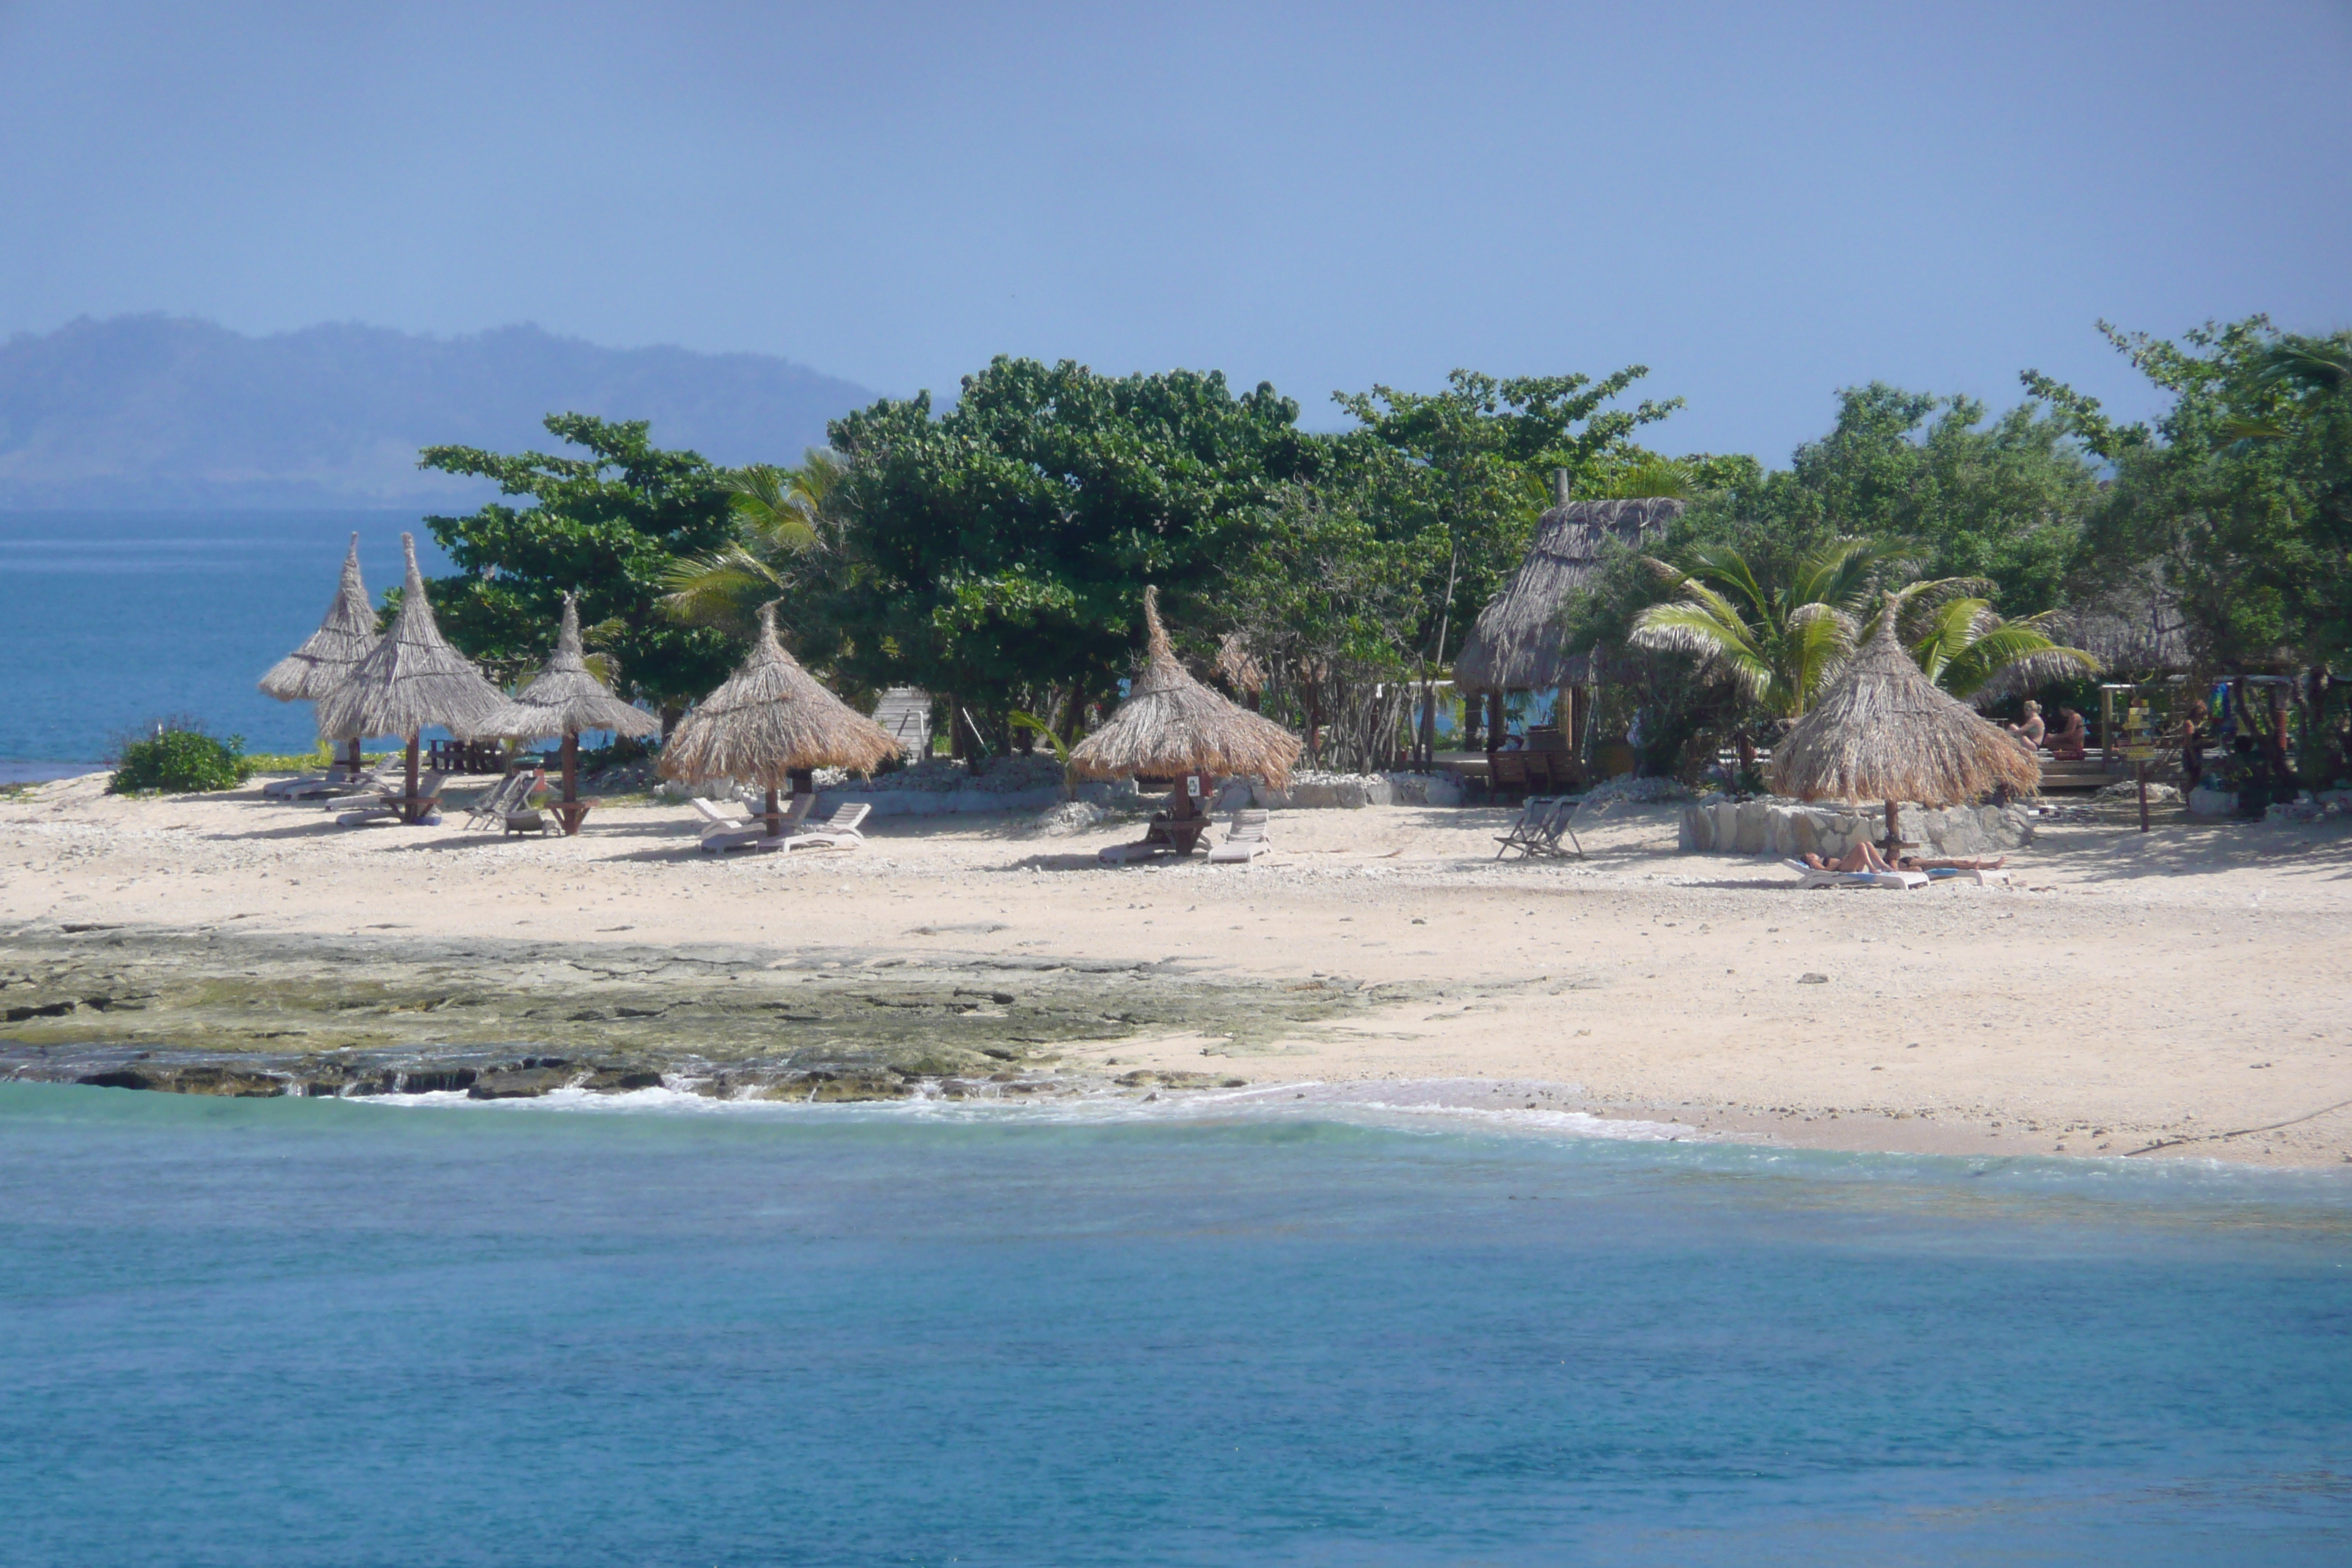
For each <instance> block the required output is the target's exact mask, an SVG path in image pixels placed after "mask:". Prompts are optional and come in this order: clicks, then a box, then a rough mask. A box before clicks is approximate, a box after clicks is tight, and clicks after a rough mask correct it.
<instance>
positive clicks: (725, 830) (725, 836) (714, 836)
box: [686, 795, 768, 855]
mask: <svg viewBox="0 0 2352 1568" xmlns="http://www.w3.org/2000/svg"><path fill="white" fill-rule="evenodd" d="M686 804H687V805H690V806H692V807H693V808H694V815H695V816H698V817H700V818H701V819H702V852H703V853H704V854H705V855H720V854H724V853H725V852H726V851H728V850H730V849H752V848H757V847H759V843H760V840H761V839H762V838H764V837H767V833H768V830H767V829H766V828H765V827H763V826H761V825H760V824H758V823H756V822H751V821H749V820H747V819H746V818H744V817H743V816H740V815H739V814H740V812H741V811H742V809H743V807H742V805H741V804H740V802H737V801H731V800H730V801H728V802H726V803H724V804H723V805H722V804H721V803H719V802H718V801H715V800H705V799H703V798H702V797H701V796H700V795H690V796H688V799H687V803H686Z"/></svg>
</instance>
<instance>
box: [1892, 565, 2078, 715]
mask: <svg viewBox="0 0 2352 1568" xmlns="http://www.w3.org/2000/svg"><path fill="white" fill-rule="evenodd" d="M1991 587H1992V584H1990V583H1987V582H1985V581H1984V580H1983V579H1981V578H1968V577H1948V578H1943V579H1939V580H1937V581H1934V582H1927V583H1914V584H1910V585H1909V586H1907V587H1906V588H1904V589H1902V590H1901V591H1900V592H1899V593H1898V594H1897V595H1895V635H1896V636H1897V637H1900V638H1901V639H1902V641H1903V645H1904V646H1905V647H1907V648H1909V649H1910V650H1911V657H1912V658H1915V659H1916V660H1917V661H1918V663H1919V668H1920V669H1921V670H1922V671H1923V672H1924V673H1925V674H1926V675H1927V679H1930V680H1932V681H1934V682H1935V683H1936V684H1937V686H1940V687H1942V688H1943V689H1945V690H1946V691H1948V692H1950V693H1951V694H1952V695H1953V696H1955V697H1958V698H1963V699H1965V698H1971V697H1974V696H1976V695H1977V693H1979V692H1980V691H1982V690H1984V689H1985V688H1986V687H1988V686H1990V685H1991V684H1992V683H1993V681H1995V680H1996V679H2001V680H2004V681H2006V682H2007V683H2009V684H2010V685H2011V686H2013V687H2015V686H2021V687H2023V688H2026V689H2033V688H2038V687H2042V686H2049V685H2053V684H2055V683H2057V682H2059V681H2063V680H2079V679H2084V677H2086V676H2095V675H2097V674H2098V673H2099V671H2100V666H2099V661H2098V660H2097V659H2095V658H2092V657H2091V656H2090V655H2089V654H2087V653H2084V651H2083V650H2082V649H2080V648H2074V647H2063V646H2061V645H2060V644H2059V642H2058V641H2057V639H2056V638H2054V637H2052V636H2051V635H2050V634H2051V632H2052V630H2053V628H2054V626H2055V623H2056V620H2057V616H2058V614H2059V612H2057V611H2055V610H2044V611H2042V612H2041V613H2039V614H2037V615H2032V616H2021V617H2019V618H2018V619H2015V620H2005V619H2003V618H2002V617H2001V616H2000V614H1999V613H1998V612H1997V611H1995V610H1994V609H1993V607H1992V601H1991V600H1990V599H1989V598H1986V597H1983V596H1982V595H1983V594H1984V593H1986V592H1989V591H1990V589H1991ZM1868 630H1869V628H1868V627H1864V632H1863V635H1864V636H1867V635H1868Z"/></svg>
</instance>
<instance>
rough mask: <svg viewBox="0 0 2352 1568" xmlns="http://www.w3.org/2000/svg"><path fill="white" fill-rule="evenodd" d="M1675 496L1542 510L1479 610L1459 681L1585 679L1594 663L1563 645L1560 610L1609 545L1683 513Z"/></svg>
mask: <svg viewBox="0 0 2352 1568" xmlns="http://www.w3.org/2000/svg"><path fill="white" fill-rule="evenodd" d="M1683 505H1684V503H1683V502H1681V501H1678V500H1580V501H1569V502H1566V503H1564V504H1563V505H1560V506H1556V507H1554V508H1552V509H1551V510H1549V511H1548V512H1546V513H1544V514H1543V520H1542V521H1540V522H1538V524H1537V525H1536V539H1535V543H1534V544H1533V545H1532V546H1531V547H1530V548H1529V549H1528V555H1527V559H1526V560H1524V561H1522V562H1520V563H1519V569H1518V570H1517V572H1515V573H1513V574H1512V575H1511V580H1510V581H1509V582H1508V583H1507V584H1504V585H1503V591H1502V592H1501V593H1499V594H1497V595H1495V596H1494V597H1493V598H1492V599H1490V600H1488V601H1487V603H1486V608H1485V609H1483V610H1481V611H1479V612H1478V619H1477V620H1476V622H1475V623H1474V624H1473V625H1472V626H1471V627H1470V636H1469V637H1468V638H1467V639H1466V640H1465V642H1464V643H1463V645H1462V651H1461V653H1459V654H1458V655H1456V656H1455V657H1454V688H1455V689H1457V690H1459V691H1464V692H1470V691H1541V690H1547V689H1551V688H1553V687H1559V686H1581V685H1584V684H1586V683H1588V682H1589V681H1591V679H1593V677H1594V675H1595V673H1596V672H1595V670H1594V669H1593V668H1592V662H1593V661H1592V660H1591V658H1588V657H1587V656H1585V655H1583V654H1570V653H1569V652H1568V651H1567V649H1565V648H1564V647H1561V641H1560V626H1559V612H1560V610H1561V608H1562V606H1564V605H1566V604H1567V603H1568V596H1569V595H1570V594H1572V593H1574V592H1575V591H1576V590H1577V589H1579V588H1581V587H1584V586H1586V585H1588V584H1591V582H1592V580H1593V578H1594V577H1595V576H1596V575H1598V574H1599V573H1600V570H1601V557H1602V556H1603V555H1604V554H1605V553H1606V552H1607V551H1608V548H1609V546H1610V545H1612V543H1613V544H1622V545H1624V546H1626V547H1627V548H1628V549H1634V550H1638V549H1641V548H1643V546H1645V545H1647V544H1650V543H1653V542H1655V541H1656V540H1657V538H1658V537H1659V536H1660V535H1662V534H1663V533H1664V531H1665V528H1666V524H1667V523H1669V522H1671V521H1674V520H1675V518H1677V517H1679V516H1681V515H1682V512H1683Z"/></svg>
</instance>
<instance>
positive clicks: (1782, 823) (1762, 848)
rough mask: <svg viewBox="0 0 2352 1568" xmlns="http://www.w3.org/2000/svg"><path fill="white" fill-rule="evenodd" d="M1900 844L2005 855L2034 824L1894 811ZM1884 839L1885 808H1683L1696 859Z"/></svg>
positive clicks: (1916, 809) (1963, 810)
mask: <svg viewBox="0 0 2352 1568" xmlns="http://www.w3.org/2000/svg"><path fill="white" fill-rule="evenodd" d="M1897 809H1898V811H1899V812H1900V814H1901V821H1902V825H1903V837H1906V838H1910V839H1916V840H1917V841H1918V842H1919V843H1920V845H1921V846H1922V847H1924V848H1926V849H1927V851H1928V852H1929V853H1931V854H1934V855H1937V856H1945V857H1970V856H1979V855H2005V854H2007V853H2009V852H2010V851H2011V850H2013V849H2021V848H2023V847H2025V846H2026V845H2028V844H2031V843H2032V842H2033V818H2032V816H2031V815H2029V814H2028V813H2027V811H2026V810H2025V808H2024V807H2023V806H2020V805H1955V806H1949V807H1944V808H1938V809H1931V808H1929V807H1927V806H1922V805H1898V807H1897ZM1884 837H1886V811H1885V807H1884V806H1865V807H1855V806H1847V805H1807V804H1805V803H1804V802H1802V801H1795V800H1777V799H1773V800H1749V801H1735V800H1733V799H1731V798H1730V797H1729V796H1727V795H1709V796H1707V797H1706V799H1705V800H1702V801H1699V802H1697V803H1696V804H1695V805H1689V806H1685V808H1684V810H1683V820H1682V837H1681V843H1682V849H1683V851H1684V853H1685V854H1698V855H1777V856H1780V857H1783V858H1795V857H1799V856H1802V855H1807V854H1813V855H1822V856H1827V857H1835V856H1839V855H1843V854H1844V853H1846V852H1847V851H1848V850H1850V849H1852V848H1853V847H1854V846H1855V845H1856V844H1859V843H1862V842H1863V841H1864V840H1868V841H1870V842H1872V843H1876V842H1877V841H1879V840H1880V839H1882V838H1884Z"/></svg>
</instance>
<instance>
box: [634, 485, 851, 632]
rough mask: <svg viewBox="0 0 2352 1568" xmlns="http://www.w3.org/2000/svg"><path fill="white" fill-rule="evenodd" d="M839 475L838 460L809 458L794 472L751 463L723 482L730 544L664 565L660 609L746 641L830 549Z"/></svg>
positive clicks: (833, 531) (696, 624) (803, 580)
mask: <svg viewBox="0 0 2352 1568" xmlns="http://www.w3.org/2000/svg"><path fill="white" fill-rule="evenodd" d="M841 475H842V461H841V459H840V458H837V457H835V455H834V454H833V453H831V452H827V451H815V450H813V451H811V452H810V453H809V454H808V455H807V457H806V458H805V459H803V462H802V464H801V466H800V467H799V468H775V467H773V466H772V465H770V464H766V463H754V464H753V465H751V467H750V468H743V469H740V470H738V471H737V472H736V473H734V474H732V475H730V476H729V477H728V479H726V480H725V481H724V482H723V484H722V488H723V489H727V490H728V491H730V496H729V502H730V505H731V506H732V507H733V508H734V510H735V542H733V543H731V544H729V545H727V546H726V547H724V548H723V549H720V550H718V551H715V552H712V553H710V554H709V555H703V556H696V557H689V558H688V559H686V560H683V561H679V562H677V563H674V564H673V565H671V567H670V568H669V570H668V571H667V572H666V573H665V574H663V581H664V583H665V584H667V587H668V588H669V592H668V593H667V594H665V595H662V599H661V604H662V607H663V608H664V609H665V610H666V611H667V612H668V613H669V614H670V615H671V616H675V617H676V618H677V619H678V620H681V621H685V622H688V623H689V624H691V625H695V626H717V627H719V628H720V629H721V630H723V631H728V632H732V633H734V634H735V635H737V636H739V637H750V636H751V629H752V627H753V626H754V625H755V624H756V622H757V621H758V618H759V612H760V606H761V605H763V604H766V603H768V602H769V601H771V600H773V599H778V598H789V597H790V595H792V593H793V590H794V589H795V588H798V587H800V586H802V585H803V584H804V583H805V582H806V581H807V579H808V568H809V567H810V565H811V564H812V563H814V560H815V559H816V558H818V557H821V556H823V555H825V554H827V553H830V552H832V550H833V549H834V546H835V538H836V537H837V533H838V529H837V522H838V520H837V519H836V518H835V515H834V512H833V499H834V496H835V492H836V490H837V489H838V488H839V485H840V482H841Z"/></svg>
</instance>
